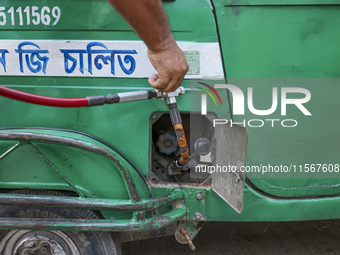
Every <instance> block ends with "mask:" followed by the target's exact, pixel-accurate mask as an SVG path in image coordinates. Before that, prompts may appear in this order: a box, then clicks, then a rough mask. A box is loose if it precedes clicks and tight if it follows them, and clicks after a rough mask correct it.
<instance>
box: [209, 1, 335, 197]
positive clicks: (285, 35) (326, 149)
mask: <svg viewBox="0 0 340 255" xmlns="http://www.w3.org/2000/svg"><path fill="white" fill-rule="evenodd" d="M246 2H248V1H233V2H232V3H230V2H226V1H218V0H217V1H214V4H215V8H216V17H217V21H218V28H219V32H220V36H221V45H222V52H223V59H224V63H225V69H226V75H227V79H228V83H230V84H235V85H237V86H238V87H239V88H240V89H241V90H242V91H243V93H244V94H245V95H246V94H247V88H248V87H253V90H254V97H253V98H254V105H255V106H256V107H257V109H269V107H270V105H271V103H272V96H271V95H272V94H271V93H272V87H278V90H279V91H280V89H281V88H282V87H302V88H306V89H308V90H309V91H310V92H311V95H312V98H311V100H310V101H309V102H308V103H306V104H305V106H306V107H307V109H308V110H310V111H311V113H312V116H304V115H303V114H302V113H301V111H300V110H298V109H297V108H294V107H291V108H290V109H288V110H287V116H282V114H281V112H280V109H279V108H280V107H278V109H277V110H276V111H275V112H274V113H273V114H271V115H270V116H269V117H268V116H257V115H254V114H252V113H251V112H250V111H249V110H248V111H247V110H246V112H245V114H244V115H241V116H238V115H234V120H235V121H236V122H240V121H242V120H243V119H247V120H249V119H261V120H263V121H264V120H265V119H268V118H270V119H296V120H298V122H299V125H298V126H297V127H295V128H292V129H285V128H282V127H277V126H276V127H274V128H272V127H271V126H269V125H267V126H264V127H262V128H249V129H248V132H249V136H248V151H247V165H249V166H253V165H257V166H259V165H261V164H271V165H279V166H280V165H281V164H283V165H290V164H296V165H297V166H299V165H304V164H311V163H331V164H336V163H339V152H340V145H339V144H340V137H339V136H338V130H339V127H340V122H339V118H337V117H335V116H337V115H338V109H339V107H340V104H339V100H338V96H337V95H339V94H340V86H339V80H338V79H337V78H339V77H340V69H339V65H338V63H339V59H340V50H339V47H338V44H339V41H340V37H339V35H340V29H339V28H340V20H339V18H338V17H339V13H340V6H331V5H327V4H331V3H333V2H332V1H328V2H325V4H324V5H314V4H316V3H317V2H318V1H310V2H308V3H307V2H306V1H299V2H296V3H301V5H299V6H293V5H287V6H284V5H285V4H287V1H275V2H273V3H275V4H282V6H269V5H270V4H268V5H266V6H260V5H259V6H256V4H257V3H261V1H249V2H248V3H249V6H242V4H244V3H246ZM227 3H230V4H231V5H233V4H240V6H234V7H233V6H226V4H227ZM320 3H321V2H320ZM303 4H309V5H306V6H304V5H303ZM296 78H297V79H296ZM251 181H252V182H253V183H254V184H255V185H256V186H257V187H258V188H259V189H261V190H263V191H265V192H267V193H270V194H273V195H276V196H282V197H299V196H309V195H334V194H338V193H339V179H338V178H332V179H330V178H266V179H264V178H252V179H251Z"/></svg>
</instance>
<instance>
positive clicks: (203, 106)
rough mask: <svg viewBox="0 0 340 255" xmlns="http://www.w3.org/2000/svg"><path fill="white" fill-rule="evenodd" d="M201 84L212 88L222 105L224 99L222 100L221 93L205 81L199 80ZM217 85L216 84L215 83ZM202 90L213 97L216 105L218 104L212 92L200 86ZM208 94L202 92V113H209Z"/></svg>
mask: <svg viewBox="0 0 340 255" xmlns="http://www.w3.org/2000/svg"><path fill="white" fill-rule="evenodd" d="M198 83H199V84H201V85H203V86H205V87H206V88H208V89H210V90H211V91H212V92H213V93H214V94H215V95H216V97H217V98H218V100H219V101H220V104H221V106H222V105H223V104H222V100H221V97H220V95H219V94H218V93H217V91H216V89H214V88H213V87H212V86H210V85H208V84H206V83H203V82H198ZM215 86H216V85H215ZM199 89H200V90H202V91H204V92H205V93H207V94H208V95H209V96H210V97H211V98H212V100H213V101H214V103H215V105H217V103H216V100H215V98H214V96H213V95H212V94H211V92H210V91H209V90H207V89H205V88H199ZM207 94H202V95H201V114H202V115H207Z"/></svg>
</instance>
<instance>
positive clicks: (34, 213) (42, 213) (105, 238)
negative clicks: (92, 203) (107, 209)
mask: <svg viewBox="0 0 340 255" xmlns="http://www.w3.org/2000/svg"><path fill="white" fill-rule="evenodd" d="M10 193H12V194H31V195H48V196H64V195H63V194H62V193H59V192H56V191H51V190H16V191H12V192H10ZM28 216H29V217H30V218H46V217H48V218H66V219H67V218H72V219H99V217H98V216H97V215H96V214H95V213H94V212H92V211H89V210H77V209H68V208H48V207H29V206H0V217H11V218H13V217H15V218H27V217H28ZM7 232H8V231H7V230H0V240H1V239H2V237H3V236H4V235H5V234H6V233H7ZM64 233H65V234H66V235H67V236H68V237H70V238H71V240H72V241H73V242H74V243H75V244H76V246H77V247H78V250H79V251H80V254H81V255H121V247H120V244H119V241H118V239H117V238H116V236H115V235H114V234H113V233H110V232H97V231H93V232H91V231H83V232H79V231H66V232H64ZM0 254H2V253H0ZM6 255H7V254H6Z"/></svg>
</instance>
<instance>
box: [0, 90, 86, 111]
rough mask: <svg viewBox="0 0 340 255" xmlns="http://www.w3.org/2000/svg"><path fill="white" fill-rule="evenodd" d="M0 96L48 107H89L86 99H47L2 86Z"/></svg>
mask: <svg viewBox="0 0 340 255" xmlns="http://www.w3.org/2000/svg"><path fill="white" fill-rule="evenodd" d="M0 96H4V97H8V98H12V99H15V100H19V101H23V102H27V103H32V104H40V105H46V106H56V107H83V106H88V99H87V98H86V97H82V98H59V97H47V96H40V95H35V94H31V93H27V92H22V91H19V90H15V89H10V88H7V87H4V86H1V85H0Z"/></svg>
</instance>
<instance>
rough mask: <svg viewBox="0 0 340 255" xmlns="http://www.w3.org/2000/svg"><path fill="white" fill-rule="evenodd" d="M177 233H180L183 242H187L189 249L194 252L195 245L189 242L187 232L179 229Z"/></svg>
mask: <svg viewBox="0 0 340 255" xmlns="http://www.w3.org/2000/svg"><path fill="white" fill-rule="evenodd" d="M179 231H180V232H181V234H182V235H183V236H184V238H185V240H186V241H187V243H188V245H189V247H190V249H191V250H192V251H194V250H196V247H195V245H194V244H193V243H192V241H191V239H190V237H189V235H188V233H187V231H186V230H185V228H183V227H181V228H180V229H179Z"/></svg>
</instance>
